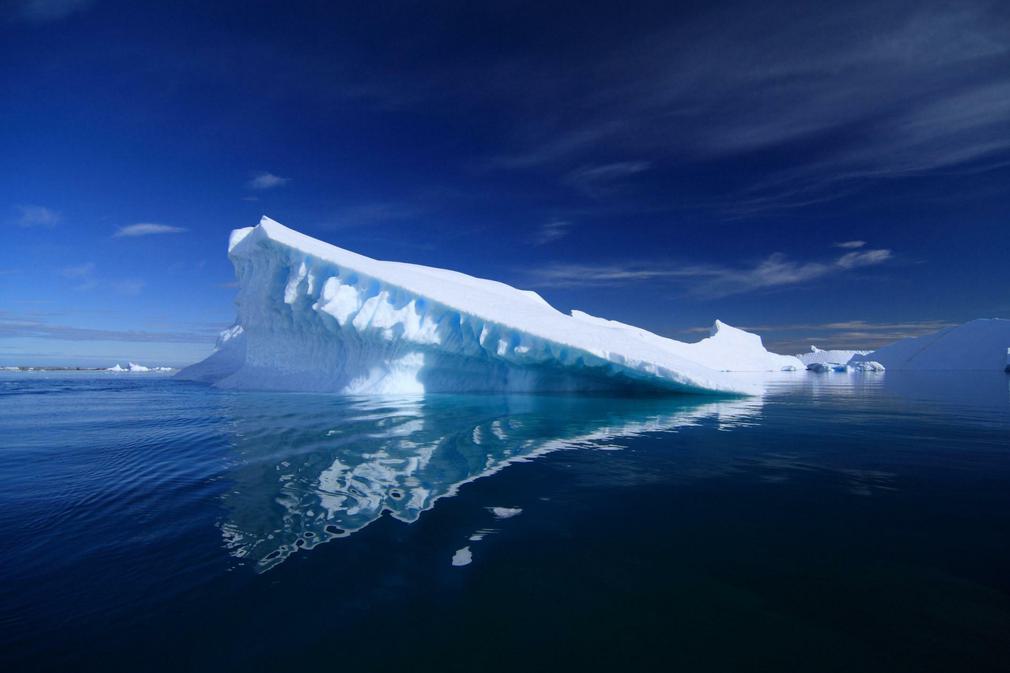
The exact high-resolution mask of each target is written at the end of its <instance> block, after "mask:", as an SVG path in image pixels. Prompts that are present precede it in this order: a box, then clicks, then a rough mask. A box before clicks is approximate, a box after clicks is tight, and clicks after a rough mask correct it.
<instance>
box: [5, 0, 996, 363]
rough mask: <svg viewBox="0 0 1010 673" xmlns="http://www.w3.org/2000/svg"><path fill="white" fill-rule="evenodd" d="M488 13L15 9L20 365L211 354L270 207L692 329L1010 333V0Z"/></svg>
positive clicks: (12, 295)
mask: <svg viewBox="0 0 1010 673" xmlns="http://www.w3.org/2000/svg"><path fill="white" fill-rule="evenodd" d="M475 4H477V5H478V6H477V7H464V6H463V5H462V3H440V2H434V3H430V2H429V3H332V2H299V3H291V2H255V3H249V2H234V3H229V2H214V3H206V2H197V1H179V2H172V3H157V4H156V3H135V2H126V1H121V0H15V1H13V2H7V3H4V4H2V5H0V100H2V101H3V104H2V105H0V231H2V232H3V239H4V245H2V246H0V364H54V365H55V364H68V365H97V366H107V365H111V364H112V363H113V362H115V361H120V362H122V361H125V360H127V359H133V360H134V361H139V362H143V363H145V364H171V365H180V364H186V363H188V362H192V361H194V360H197V359H199V358H201V357H203V356H205V355H206V354H207V353H209V351H210V348H211V347H212V345H213V341H214V338H215V335H216V333H217V332H218V331H219V330H221V329H223V328H225V327H227V326H228V325H229V324H230V322H231V320H232V319H233V317H234V309H233V305H232V302H233V299H234V295H235V288H234V285H233V274H232V271H231V267H230V264H229V263H228V260H227V257H226V245H227V238H228V232H229V231H230V230H231V229H234V228H237V227H244V226H250V225H253V224H255V223H256V222H257V221H258V219H259V217H260V215H262V214H266V215H269V216H270V217H272V218H274V219H276V220H278V221H280V222H282V223H284V224H286V225H287V226H290V227H292V228H295V229H298V230H300V231H303V232H305V233H307V234H309V235H311V236H315V237H318V238H321V239H323V240H326V241H329V242H332V243H334V244H336V245H340V246H342V247H346V248H349V249H351V250H354V251H356V252H360V253H363V254H366V255H369V256H372V257H377V258H382V259H395V260H400V261H409V262H415V263H421V264H429V265H433V266H440V267H447V268H451V269H456V270H459V271H463V272H465V273H469V274H473V275H477V276H481V277H487V278H493V279H496V280H502V281H504V282H507V283H509V284H512V285H515V286H518V287H522V288H528V289H533V290H536V291H537V292H539V293H540V294H541V295H543V296H544V298H545V299H547V300H548V301H549V302H551V303H552V304H553V305H554V306H556V307H557V308H559V309H560V310H563V311H568V310H570V309H573V308H577V309H580V310H584V311H586V312H588V313H591V314H594V315H598V316H603V317H608V318H613V319H616V320H621V321H623V322H628V323H632V324H636V325H640V326H642V327H645V328H647V329H651V330H653V331H656V332H658V333H661V334H665V335H669V336H673V337H675V338H681V339H687V340H695V339H697V338H700V337H701V336H704V334H705V332H706V330H707V328H708V326H709V325H710V324H711V323H712V321H713V320H715V319H716V318H719V319H721V320H723V321H725V322H728V323H730V324H733V325H736V326H740V327H744V328H747V329H752V330H755V331H758V332H759V333H761V334H762V335H763V336H764V338H765V342H766V344H767V345H769V347H771V348H772V349H774V350H778V351H779V352H797V351H799V350H805V349H806V348H807V347H808V346H809V345H810V344H816V345H818V346H821V347H867V348H872V347H874V346H878V345H881V344H883V343H886V342H888V341H891V340H894V339H896V338H901V337H904V336H909V335H916V334H921V333H924V332H926V331H932V330H934V329H937V328H938V327H943V326H945V325H948V324H951V323H957V322H963V321H966V320H969V319H973V318H979V317H1010V292H1008V288H1010V263H1008V257H1010V235H1008V233H1007V232H1008V229H1010V227H1008V214H1010V213H1008V211H1010V190H1008V188H1007V186H1008V185H1010V4H1008V3H1005V2H1002V3H1001V2H991V3H990V2H973V1H966V2H959V3H930V2H874V3H869V2H852V3H823V6H821V7H817V6H815V5H814V4H813V3H800V2H793V3H782V2H766V3H761V4H760V7H757V6H755V3H743V2H682V3H669V2H660V3H621V4H619V5H609V6H606V5H601V6H598V7H597V6H586V5H585V4H581V3H580V4H576V3H573V4H571V5H563V4H551V5H550V6H547V5H546V4H545V3H522V2H507V3H475ZM142 5H143V6H142ZM363 5H364V6H363Z"/></svg>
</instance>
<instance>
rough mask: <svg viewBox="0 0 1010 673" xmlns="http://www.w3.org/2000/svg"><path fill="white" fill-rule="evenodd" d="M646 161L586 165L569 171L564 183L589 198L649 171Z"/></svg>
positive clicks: (648, 164)
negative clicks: (633, 176)
mask: <svg viewBox="0 0 1010 673" xmlns="http://www.w3.org/2000/svg"><path fill="white" fill-rule="evenodd" d="M649 166H651V164H650V163H649V162H648V161H618V162H615V163H609V164H597V165H586V166H580V167H579V168H576V169H575V170H574V171H571V172H570V173H569V174H568V175H567V176H566V177H565V182H567V183H568V184H570V185H571V186H573V187H575V188H576V189H578V190H579V191H581V192H583V193H585V194H589V195H590V196H599V195H602V194H605V193H607V192H610V191H612V190H613V189H614V187H615V185H616V184H618V183H619V182H621V181H622V180H625V179H627V178H629V177H631V176H632V175H635V174H637V173H641V172H642V171H646V170H648V169H649Z"/></svg>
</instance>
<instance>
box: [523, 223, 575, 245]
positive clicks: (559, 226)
mask: <svg viewBox="0 0 1010 673" xmlns="http://www.w3.org/2000/svg"><path fill="white" fill-rule="evenodd" d="M571 228H572V223H571V222H568V221H567V220H551V221H550V222H546V223H544V224H543V225H541V226H540V228H539V229H538V230H537V231H536V233H534V234H533V239H532V243H533V245H547V244H548V243H553V242H554V241H559V240H561V239H562V238H564V237H565V236H567V235H568V234H569V232H570V230H571Z"/></svg>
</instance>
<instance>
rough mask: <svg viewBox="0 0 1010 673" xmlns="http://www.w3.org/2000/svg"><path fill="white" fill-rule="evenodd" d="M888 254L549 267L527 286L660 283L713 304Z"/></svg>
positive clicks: (882, 258)
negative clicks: (723, 262) (747, 261)
mask: <svg viewBox="0 0 1010 673" xmlns="http://www.w3.org/2000/svg"><path fill="white" fill-rule="evenodd" d="M891 257H892V254H891V251H890V250H886V249H879V250H866V251H862V252H848V253H845V254H844V255H841V256H840V257H837V258H835V259H833V260H827V261H809V262H801V261H795V260H792V259H789V257H787V256H786V255H784V254H782V253H773V254H771V255H769V256H768V257H766V258H765V259H763V260H761V261H759V262H757V263H756V264H754V265H753V266H749V267H748V266H743V267H731V266H725V265H719V264H691V265H677V264H674V263H670V262H668V263H657V262H648V263H629V264H604V265H590V264H554V265H549V266H546V267H544V268H542V269H539V270H537V271H535V272H534V273H533V274H532V282H533V283H534V284H539V285H540V286H554V287H587V286H605V285H624V284H629V283H640V282H646V281H650V282H666V283H675V284H681V285H685V286H686V287H687V288H688V291H689V292H690V294H692V295H695V296H697V297H700V298H705V299H715V298H719V297H726V296H729V295H734V294H743V293H746V292H754V291H757V290H765V289H772V288H779V287H786V286H790V285H800V284H803V283H807V282H812V281H815V280H819V279H821V278H824V277H826V276H831V275H835V274H839V273H843V272H846V271H851V270H853V269H858V268H862V267H868V266H875V265H878V264H883V263H884V262H886V261H887V260H889V259H891Z"/></svg>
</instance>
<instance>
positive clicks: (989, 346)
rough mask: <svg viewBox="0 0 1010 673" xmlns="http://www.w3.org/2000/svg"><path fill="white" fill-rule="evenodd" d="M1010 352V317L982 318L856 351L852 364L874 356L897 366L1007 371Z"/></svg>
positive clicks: (889, 364) (920, 368) (888, 366)
mask: <svg viewBox="0 0 1010 673" xmlns="http://www.w3.org/2000/svg"><path fill="white" fill-rule="evenodd" d="M1008 353H1010V320H1005V319H1001V318H981V319H979V320H972V321H970V322H966V323H964V324H962V325H957V326H955V327H949V328H947V329H942V330H940V331H938V332H933V333H932V334H926V335H924V336H920V337H912V338H909V339H902V340H901V341H895V342H894V343H892V344H889V345H887V346H884V347H883V348H880V349H878V350H875V351H873V352H871V353H867V354H857V355H854V356H853V358H852V361H851V364H853V365H855V364H856V363H859V362H865V361H871V360H872V361H875V362H877V363H879V364H881V365H882V366H884V367H886V368H887V369H897V370H902V369H917V370H948V371H949V370H977V371H985V370H988V371H1004V370H1005V369H1006V368H1007V366H1008V364H1010V361H1008V357H1010V355H1008Z"/></svg>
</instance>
